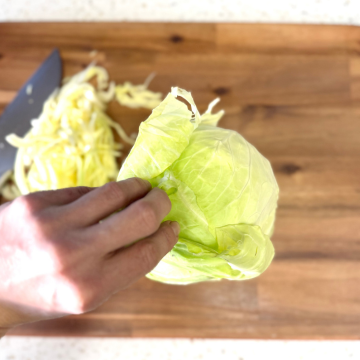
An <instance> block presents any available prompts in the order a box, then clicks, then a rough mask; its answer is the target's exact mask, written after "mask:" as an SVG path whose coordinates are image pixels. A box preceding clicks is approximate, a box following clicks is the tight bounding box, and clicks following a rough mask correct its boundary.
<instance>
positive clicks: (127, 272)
mask: <svg viewBox="0 0 360 360" xmlns="http://www.w3.org/2000/svg"><path fill="white" fill-rule="evenodd" d="M179 232H180V226H179V224H178V223H177V222H170V221H166V222H165V223H163V224H161V227H160V228H159V229H158V231H157V232H156V233H155V234H153V235H151V236H150V237H148V238H146V239H144V240H140V241H138V242H137V243H135V244H133V245H131V246H129V247H127V248H125V249H122V250H120V251H118V252H116V253H115V255H114V256H113V257H111V258H110V259H107V260H105V265H104V275H103V277H104V282H105V284H106V287H107V288H110V289H114V291H113V292H116V291H117V290H120V289H124V288H126V287H127V286H129V285H130V284H132V283H133V282H135V281H136V280H138V279H140V278H141V277H143V276H144V275H146V274H147V273H149V272H150V271H151V270H152V269H153V268H154V267H155V266H156V265H157V264H158V263H159V261H160V260H161V259H162V258H163V257H164V256H165V255H166V254H167V253H168V252H169V251H170V250H171V249H172V248H173V247H174V245H175V244H176V242H177V240H178V235H179Z"/></svg>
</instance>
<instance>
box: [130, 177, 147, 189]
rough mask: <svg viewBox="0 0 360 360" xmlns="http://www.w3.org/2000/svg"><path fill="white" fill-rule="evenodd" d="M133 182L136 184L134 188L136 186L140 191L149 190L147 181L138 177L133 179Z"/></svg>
mask: <svg viewBox="0 0 360 360" xmlns="http://www.w3.org/2000/svg"><path fill="white" fill-rule="evenodd" d="M131 182H132V183H134V186H136V187H137V188H138V189H139V190H143V189H145V188H147V185H146V181H145V180H143V179H140V178H138V177H134V178H131ZM149 186H150V185H149Z"/></svg>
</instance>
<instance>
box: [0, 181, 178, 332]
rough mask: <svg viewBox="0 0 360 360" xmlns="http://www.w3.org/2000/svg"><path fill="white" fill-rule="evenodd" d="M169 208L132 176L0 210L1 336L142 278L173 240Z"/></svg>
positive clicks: (78, 308)
mask: <svg viewBox="0 0 360 360" xmlns="http://www.w3.org/2000/svg"><path fill="white" fill-rule="evenodd" d="M170 208H171V203H170V200H169V198H168V196H167V195H166V193H165V192H164V191H162V190H160V189H158V188H154V189H153V190H151V185H150V183H149V182H147V181H145V180H141V179H138V178H132V179H128V180H124V181H121V182H118V183H116V182H111V183H108V184H106V185H104V186H102V187H99V188H87V187H75V188H68V189H62V190H55V191H43V192H37V193H32V194H29V195H26V196H22V197H19V198H17V199H15V200H14V201H12V202H9V203H5V204H4V205H2V206H0V331H1V328H3V330H5V331H6V330H7V329H8V328H10V327H13V326H16V325H18V324H21V323H25V322H30V321H36V320H43V319H49V318H55V317H60V316H64V315H67V314H80V313H84V312H87V311H90V310H93V309H95V308H96V307H98V306H99V305H100V304H101V303H103V302H104V301H105V300H106V299H108V298H109V297H110V296H111V295H112V294H114V293H115V292H117V291H119V290H121V289H125V288H126V287H128V286H129V285H130V284H132V283H133V282H134V281H136V280H137V279H139V278H141V277H142V276H144V275H145V274H147V273H148V272H149V271H151V270H152V269H153V268H154V267H155V266H156V265H157V263H158V262H159V261H160V260H161V259H162V257H163V256H165V255H166V253H168V252H169V251H170V250H171V249H172V247H173V246H174V245H175V243H176V242H177V236H178V234H179V231H180V228H179V225H178V223H176V222H165V223H163V224H161V221H162V220H163V218H164V217H165V216H166V215H167V214H168V213H169V211H170ZM119 209H123V210H122V211H120V212H117V213H114V212H116V211H118V210H119ZM160 224H161V225H160ZM141 239H142V240H141ZM138 240H140V241H138Z"/></svg>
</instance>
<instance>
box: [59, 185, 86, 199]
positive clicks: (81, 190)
mask: <svg viewBox="0 0 360 360" xmlns="http://www.w3.org/2000/svg"><path fill="white" fill-rule="evenodd" d="M90 190H91V188H90V187H87V186H76V187H71V188H66V189H63V190H62V191H63V197H64V198H65V199H66V200H67V201H71V200H73V199H74V198H77V197H79V196H84V195H86V194H87V193H88V192H89V191H90ZM55 191H56V190H55Z"/></svg>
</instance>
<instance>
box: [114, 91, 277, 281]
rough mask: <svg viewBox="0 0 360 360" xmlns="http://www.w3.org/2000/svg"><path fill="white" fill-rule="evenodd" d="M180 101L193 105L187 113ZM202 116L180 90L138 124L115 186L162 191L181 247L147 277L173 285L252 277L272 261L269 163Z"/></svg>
mask: <svg viewBox="0 0 360 360" xmlns="http://www.w3.org/2000/svg"><path fill="white" fill-rule="evenodd" d="M177 96H181V97H183V98H184V99H185V100H187V101H188V102H189V103H190V105H191V110H189V109H188V107H187V106H186V105H185V104H184V103H183V102H181V101H179V100H178V99H177ZM216 102H217V101H214V102H212V103H211V104H210V105H209V109H208V110H207V111H206V112H205V113H204V114H203V115H202V116H201V115H200V114H199V112H198V110H197V108H196V105H195V103H194V101H193V98H192V97H191V94H190V93H189V92H187V91H185V90H182V89H179V88H172V92H171V93H170V94H168V96H167V97H166V98H165V99H164V100H163V101H162V102H161V104H160V105H159V106H158V107H156V108H155V109H154V110H153V112H152V114H151V115H150V117H149V118H148V119H147V120H146V121H145V122H143V123H142V124H141V126H140V129H139V135H138V138H137V140H136V142H135V145H134V146H133V148H132V150H131V152H130V154H129V156H128V157H127V159H126V160H125V162H124V164H123V166H122V168H121V170H120V173H119V176H118V180H123V179H127V178H130V177H134V176H136V177H140V178H143V179H147V180H149V181H150V182H151V184H152V185H153V186H154V187H155V186H156V187H159V188H161V189H163V190H165V191H166V192H167V194H168V195H169V198H170V200H171V203H172V209H171V212H170V213H169V214H168V216H167V217H166V218H165V219H164V221H166V220H173V221H177V222H179V224H180V227H181V232H180V235H179V241H178V243H177V244H176V245H175V247H174V248H173V250H171V251H170V253H168V254H167V255H166V256H165V257H164V258H163V260H162V261H161V262H160V263H159V264H158V266H157V267H156V268H155V269H154V270H153V271H152V272H151V273H149V274H148V275H147V276H148V278H150V279H153V280H156V281H161V282H165V283H172V284H189V283H193V282H199V281H205V280H219V279H222V278H225V279H231V280H244V279H250V278H253V277H255V276H258V275H260V274H261V273H262V272H263V271H265V269H266V268H267V267H268V266H269V264H270V263H271V261H272V259H273V256H274V248H273V245H272V243H271V240H270V236H271V235H272V232H273V227H274V220H275V211H276V206H277V199H278V193H279V188H278V186H277V183H276V180H275V177H274V174H273V171H272V169H271V165H270V163H269V161H268V160H266V159H265V158H264V157H263V156H262V155H261V154H260V153H259V152H258V151H257V150H256V149H255V148H254V147H253V146H252V145H251V144H249V143H248V142H247V141H246V140H245V139H244V138H243V137H242V136H240V135H239V134H238V133H237V132H235V131H232V130H227V129H222V128H219V127H216V124H217V122H218V121H219V119H220V117H221V116H222V115H223V112H222V111H221V112H219V113H217V114H212V113H211V109H212V107H213V106H214V105H215V104H216Z"/></svg>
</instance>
